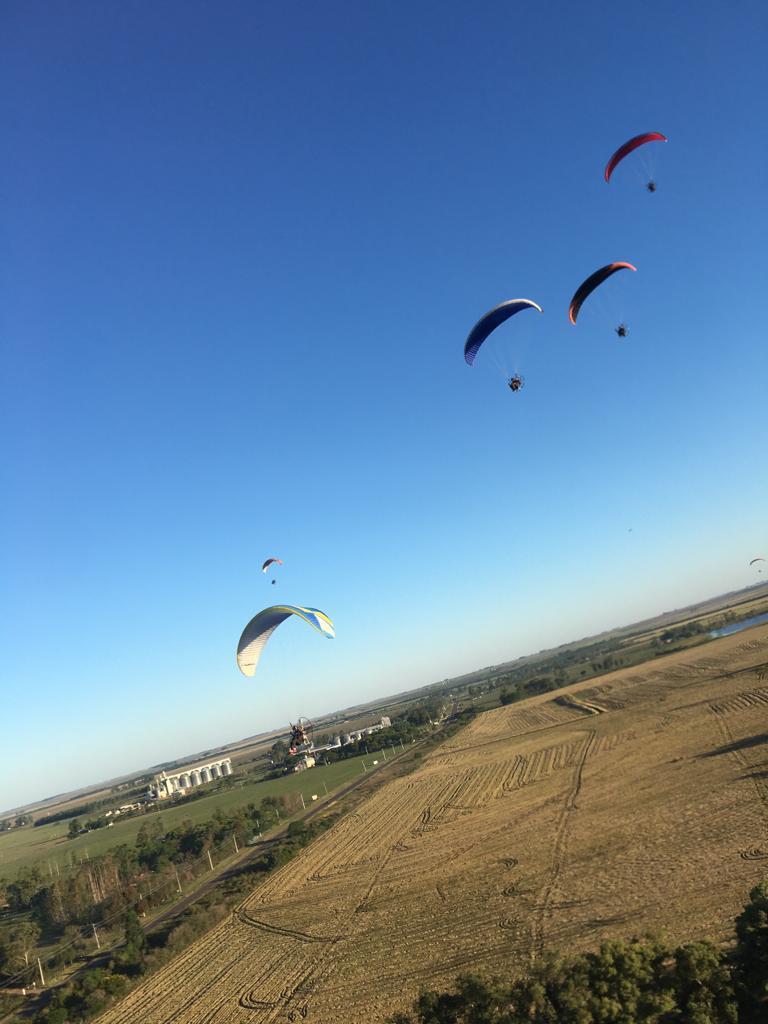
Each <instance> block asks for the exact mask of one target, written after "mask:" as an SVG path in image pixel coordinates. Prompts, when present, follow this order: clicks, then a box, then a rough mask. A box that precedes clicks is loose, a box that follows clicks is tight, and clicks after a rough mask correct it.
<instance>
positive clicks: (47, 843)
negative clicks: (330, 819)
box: [0, 751, 392, 881]
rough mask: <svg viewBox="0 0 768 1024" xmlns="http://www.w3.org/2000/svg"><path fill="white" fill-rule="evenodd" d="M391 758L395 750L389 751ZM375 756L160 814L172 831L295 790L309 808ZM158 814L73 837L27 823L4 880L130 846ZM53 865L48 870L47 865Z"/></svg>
mask: <svg viewBox="0 0 768 1024" xmlns="http://www.w3.org/2000/svg"><path fill="white" fill-rule="evenodd" d="M387 756H388V757H390V758H391V757H392V753H391V751H390V752H389V753H388V755H387ZM374 758H376V759H378V761H379V766H381V765H382V764H383V763H384V759H383V755H382V754H381V753H380V752H379V753H376V754H375V755H370V756H369V755H366V756H364V757H350V758H348V759H347V760H345V761H339V762H338V763H337V764H332V765H323V766H318V767H317V768H312V769H310V770H309V771H306V772H296V773H295V774H291V775H286V776H283V777H282V778H280V779H272V780H268V781H265V782H246V783H245V784H244V785H237V786H235V787H234V788H232V789H224V790H220V791H219V792H216V793H212V794H211V795H210V796H207V797H202V798H201V799H198V800H190V801H181V802H179V803H171V802H170V801H169V802H168V803H167V804H161V805H160V807H161V810H160V812H159V814H160V817H161V818H162V822H163V826H164V828H165V829H166V830H169V829H172V828H173V827H174V826H176V825H178V824H179V823H180V822H182V821H192V822H194V823H198V822H203V821H207V820H208V819H210V818H212V817H213V815H214V813H215V812H216V811H217V810H221V811H223V812H224V813H227V812H230V811H233V810H234V809H235V808H237V807H243V806H245V805H246V804H249V803H255V804H257V805H258V804H259V803H261V801H262V800H263V799H264V797H266V796H278V797H279V796H287V795H289V794H291V793H295V794H301V795H302V796H303V797H304V800H305V803H306V804H307V806H309V805H310V803H311V802H312V795H313V794H315V795H317V797H318V798H322V797H324V796H325V792H326V788H327V790H328V793H329V794H330V793H332V792H333V791H334V790H336V789H338V788H339V787H340V786H344V785H345V784H346V783H348V782H351V781H352V780H353V779H356V778H357V777H358V776H359V775H360V774H361V773H362V771H363V767H362V762H363V761H365V763H366V764H367V765H368V767H369V769H370V768H372V765H373V760H374ZM155 816H156V815H155V813H154V812H150V813H148V814H140V815H137V816H136V817H134V818H126V819H125V820H124V821H120V820H119V819H118V820H117V821H116V822H115V824H114V826H113V827H112V828H103V829H98V830H96V831H93V832H88V833H86V834H85V835H81V836H78V837H77V838H76V839H68V838H67V831H68V828H69V822H68V821H59V822H56V823H55V824H52V825H41V826H40V827H39V828H35V827H34V826H32V825H27V826H25V827H24V828H20V829H13V830H12V831H10V832H4V833H2V834H0V878H3V879H5V880H6V881H12V880H13V879H14V878H15V877H16V873H17V871H18V870H19V868H21V867H23V866H25V865H32V864H40V866H41V867H42V868H43V870H44V871H48V870H53V871H55V870H56V864H58V865H59V870H60V871H64V870H65V869H66V868H67V867H68V866H69V864H70V862H71V861H72V860H74V861H75V862H79V861H80V860H82V859H84V858H85V857H86V856H88V857H96V856H99V855H100V854H103V853H106V852H107V851H108V850H111V849H113V848H114V847H116V846H120V844H122V843H126V844H128V845H129V846H131V845H133V843H134V842H135V841H136V835H137V834H138V831H139V829H140V828H141V826H142V825H143V824H144V823H148V822H151V821H154V820H155ZM49 864H50V865H51V868H50V869H49V867H48V865H49Z"/></svg>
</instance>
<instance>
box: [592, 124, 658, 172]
mask: <svg viewBox="0 0 768 1024" xmlns="http://www.w3.org/2000/svg"><path fill="white" fill-rule="evenodd" d="M668 141H669V140H668V139H667V137H666V135H662V134H661V132H643V133H642V134H641V135H635V137H634V138H632V139H630V140H629V141H628V142H625V143H624V145H623V146H619V148H618V149H617V150H616V152H615V153H614V154H613V156H612V157H611V159H610V160H609V161H608V163H607V164H606V165H605V180H606V181H610V180H611V175H612V174H613V172H614V170H615V169H616V165H617V164H620V163H621V161H622V160H623V159H624V157H625V156H629V154H630V153H632V152H633V151H634V150H636V149H637V148H638V146H644V145H645V144H646V142H668Z"/></svg>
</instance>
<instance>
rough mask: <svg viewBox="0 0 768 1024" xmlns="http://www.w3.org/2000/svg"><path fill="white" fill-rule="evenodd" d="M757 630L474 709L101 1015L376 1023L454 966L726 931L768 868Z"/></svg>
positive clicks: (765, 652) (504, 963)
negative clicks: (468, 720)
mask: <svg viewBox="0 0 768 1024" xmlns="http://www.w3.org/2000/svg"><path fill="white" fill-rule="evenodd" d="M767 665H768V628H766V627H760V628H756V629H753V630H750V631H748V632H747V633H743V634H740V635H736V636H732V637H727V638H724V639H722V640H718V641H715V642H713V643H712V644H709V645H707V646H705V647H704V648H699V649H698V650H696V651H693V652H681V653H680V654H677V655H672V656H669V657H667V658H664V659H657V660H656V661H654V662H650V663H648V664H645V665H642V666H639V667H637V668H634V669H631V670H624V671H621V672H616V673H613V674H611V675H608V676H603V677H601V678H600V679H599V680H591V681H590V682H588V683H583V684H576V685H574V686H571V687H569V688H567V689H566V690H561V691H558V692H557V693H556V694H554V695H553V694H547V695H544V696H542V697H537V698H533V699H531V700H528V701H525V702H524V703H520V704H515V705H511V706H508V707H505V708H500V709H498V710H495V711H490V712H487V713H485V714H483V715H481V716H479V717H478V718H477V719H476V720H475V721H474V722H473V723H472V724H471V725H470V726H468V727H467V728H466V729H464V730H462V731H461V732H459V733H457V734H456V735H455V736H453V737H452V738H451V739H450V740H449V741H448V742H446V743H445V744H443V745H442V746H441V747H439V748H438V749H437V750H436V751H435V752H434V753H433V754H431V755H430V756H429V757H427V758H425V759H424V763H423V765H422V766H421V767H420V768H419V770H418V771H417V772H416V773H414V774H412V775H410V776H407V777H405V778H402V779H397V780H395V781H393V782H390V783H388V784H387V785H386V786H384V787H383V788H382V789H381V790H379V791H378V792H377V793H375V794H374V795H373V796H372V797H371V798H370V799H368V800H367V801H366V802H365V803H363V804H362V805H360V806H359V807H358V808H357V810H356V811H355V813H353V814H350V815H348V816H347V817H346V818H344V819H342V820H341V821H340V822H339V823H338V824H337V825H336V826H334V827H333V828H332V829H331V830H330V831H329V832H327V833H326V834H324V835H323V836H322V837H321V838H320V839H318V840H317V841H316V842H315V843H313V844H312V845H311V846H310V847H308V848H307V849H306V850H305V851H304V852H303V853H302V854H301V855H299V856H298V857H297V858H296V859H295V860H293V861H292V862H291V863H289V864H288V865H286V866H285V867H284V868H283V869H281V870H280V871H278V872H276V873H275V874H274V875H272V876H271V877H270V878H269V879H268V880H267V881H266V882H265V883H264V884H263V885H261V886H260V887H259V888H257V889H256V890H254V892H253V893H252V894H251V895H250V896H249V897H248V898H247V899H246V900H245V901H244V902H243V904H242V905H241V906H240V907H239V908H238V909H237V910H236V911H235V912H234V913H233V914H232V915H231V917H230V918H229V919H228V920H227V921H225V922H223V923H222V924H221V925H219V926H218V927H217V928H215V929H214V930H213V931H211V932H210V933H209V934H208V935H206V936H205V937H204V938H203V939H201V940H200V941H198V942H197V943H196V944H195V945H193V946H192V947H190V949H189V950H187V951H186V952H185V953H184V954H182V955H181V956H180V957H179V958H178V959H176V960H175V961H174V962H173V963H172V964H170V965H169V966H168V967H166V968H165V969H163V970H162V971H160V972H158V973H157V974H156V975H154V976H152V977H151V978H149V979H148V980H147V982H145V983H144V984H143V985H141V986H140V987H139V988H137V989H136V990H135V991H134V992H133V993H131V994H130V995H129V996H128V997H127V998H126V999H125V1000H123V1001H122V1002H121V1003H120V1004H118V1005H117V1006H116V1007H114V1008H113V1009H112V1010H110V1011H109V1012H108V1013H107V1014H105V1015H104V1016H103V1017H102V1018H100V1021H101V1024H135V1022H137V1021H142V1022H143V1024H170V1022H173V1024H246V1022H247V1024H267V1022H276V1021H285V1020H289V1021H299V1020H302V1019H306V1020H308V1021H315V1022H318V1024H321V1022H322V1024H325V1022H328V1021H331V1020H345V1021H361V1022H362V1021H366V1022H377V1021H383V1020H384V1019H385V1018H386V1017H387V1016H388V1015H389V1014H391V1013H392V1012H393V1011H394V1010H395V1009H397V1008H400V1007H405V1006H406V1005H408V1004H409V1003H410V1001H411V1000H412V998H413V996H414V995H416V993H417V992H418V990H419V989H420V988H421V987H423V986H425V985H428V986H435V987H439V986H449V985H450V984H451V982H452V981H453V979H454V978H455V976H456V974H457V973H461V972H465V971H470V970H472V971H482V972H487V973H504V974H506V975H509V974H511V973H513V972H515V971H521V970H524V969H525V967H526V965H528V964H529V963H530V962H531V960H532V959H534V958H536V957H537V956H539V955H541V953H542V951H543V950H545V949H555V950H560V951H563V952H574V951H578V950H582V949H587V948H594V947H595V946H597V945H598V944H599V942H600V941H601V940H602V939H605V938H607V937H618V936H630V935H632V934H638V933H642V932H644V931H647V930H649V929H653V930H656V931H658V930H663V931H665V932H666V933H667V934H668V935H669V936H670V938H671V939H672V940H674V941H683V940H688V939H691V938H694V937H703V936H708V937H711V938H714V939H724V938H726V937H727V936H728V935H729V933H730V930H731V929H732V922H733V917H734V916H735V914H736V913H737V912H738V911H739V909H740V908H741V906H742V905H743V903H744V900H745V897H746V895H747V893H748V891H749V889H750V887H751V886H753V885H754V884H755V883H756V882H757V881H759V880H760V879H761V878H762V877H764V876H765V875H766V874H768V679H767V678H766V677H765V675H764V672H765V668H766V666H767Z"/></svg>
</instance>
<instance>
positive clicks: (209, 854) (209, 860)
mask: <svg viewBox="0 0 768 1024" xmlns="http://www.w3.org/2000/svg"><path fill="white" fill-rule="evenodd" d="M207 853H208V863H209V864H210V865H211V871H213V861H212V860H211V851H210V850H208V851H207Z"/></svg>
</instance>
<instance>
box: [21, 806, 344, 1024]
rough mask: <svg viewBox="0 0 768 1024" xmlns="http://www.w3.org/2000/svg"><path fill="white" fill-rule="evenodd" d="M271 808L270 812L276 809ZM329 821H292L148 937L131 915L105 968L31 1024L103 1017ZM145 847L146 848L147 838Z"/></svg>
mask: <svg viewBox="0 0 768 1024" xmlns="http://www.w3.org/2000/svg"><path fill="white" fill-rule="evenodd" d="M272 806H273V809H274V805H272ZM333 820H334V818H333V817H332V816H328V817H326V818H322V819H319V820H315V821H313V822H311V823H307V822H291V824H290V825H289V827H288V834H287V835H286V836H285V837H284V838H282V839H280V840H274V841H273V842H271V843H270V845H269V848H268V849H267V850H266V851H265V853H264V854H263V855H262V856H261V857H260V858H258V860H256V861H255V863H252V864H249V865H247V866H246V867H244V868H242V869H241V870H240V871H239V873H237V874H236V875H235V876H234V877H233V878H230V879H229V880H228V881H227V883H226V886H225V889H224V892H223V894H222V893H218V894H217V893H215V892H213V893H209V894H208V895H207V896H205V897H203V898H202V899H201V900H200V901H198V902H197V903H195V904H193V906H191V907H190V908H189V909H187V910H186V911H185V912H184V913H183V914H181V915H180V916H179V917H178V918H177V919H176V920H174V921H172V922H170V923H169V924H167V925H166V926H165V927H164V928H162V929H160V930H158V931H156V932H153V933H151V934H146V933H145V931H144V929H143V928H142V925H141V920H140V918H139V916H138V914H137V913H136V911H135V910H133V909H130V910H129V911H128V912H127V913H126V915H125V917H124V921H123V938H124V941H123V944H122V946H121V947H120V949H119V951H118V952H117V953H116V954H115V955H114V956H113V957H112V959H111V960H110V962H109V965H108V967H98V968H92V969H89V970H86V971H84V972H83V973H82V975H80V976H79V977H78V978H76V979H75V980H74V981H73V982H71V983H69V984H67V985H64V986H62V987H61V988H57V989H55V990H54V991H53V993H52V995H51V999H50V1001H49V1003H48V1005H47V1006H46V1007H45V1008H44V1009H43V1010H41V1011H40V1012H39V1013H38V1014H37V1015H36V1017H35V1018H34V1024H69V1022H70V1021H89V1020H92V1019H93V1018H94V1017H96V1016H98V1015H99V1014H100V1013H103V1012H104V1010H105V1009H106V1008H107V1007H108V1006H110V1005H111V1004H112V1003H113V1002H115V1001H116V1000H117V999H119V998H120V997H121V996H123V995H125V993H126V992H127V991H128V989H129V988H130V986H131V984H133V983H134V982H135V981H136V980H138V979H139V978H141V977H143V976H145V975H147V974H151V973H152V972H153V971H156V970H158V968H160V967H162V966H163V965H164V964H165V963H167V962H168V961H169V960H170V959H172V957H174V956H176V955H177V954H178V953H180V952H181V951H182V950H184V949H186V947H187V946H189V945H190V944H191V943H192V942H194V941H195V939H197V938H198V937H199V936H201V935H203V934H204V933H205V932H207V931H208V930H209V929H210V928H212V927H214V925H216V924H218V923H219V922H220V921H222V920H223V919H224V917H226V915H227V913H228V912H229V910H230V909H231V907H232V906H233V905H234V904H235V903H237V902H239V901H240V900H241V899H242V897H243V895H244V893H245V892H247V891H249V890H250V889H251V888H252V886H253V884H254V882H255V881H256V878H257V877H258V876H263V875H264V874H265V873H267V872H269V871H273V870H275V869H276V868H278V867H280V866H281V865H282V864H285V863H287V861H289V860H290V859H291V858H292V857H294V856H295V855H296V854H297V853H298V851H299V850H300V849H301V848H302V847H304V846H306V845H307V843H309V842H311V841H312V839H314V838H315V836H317V835H318V834H320V833H321V832H323V831H324V830H325V829H327V828H329V827H330V825H331V824H332V822H333ZM147 840H148V841H147V843H145V844H144V845H145V847H146V846H148V845H150V843H151V837H150V836H148V837H147Z"/></svg>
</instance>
